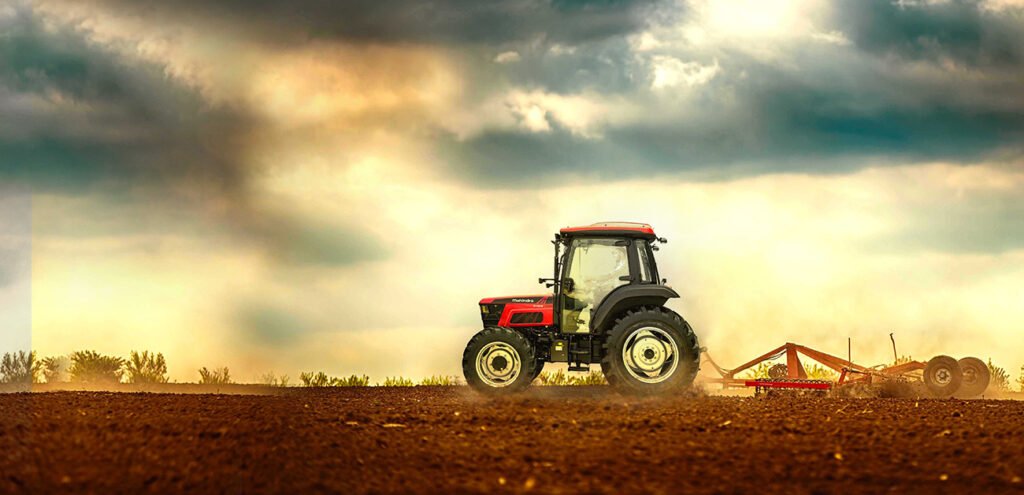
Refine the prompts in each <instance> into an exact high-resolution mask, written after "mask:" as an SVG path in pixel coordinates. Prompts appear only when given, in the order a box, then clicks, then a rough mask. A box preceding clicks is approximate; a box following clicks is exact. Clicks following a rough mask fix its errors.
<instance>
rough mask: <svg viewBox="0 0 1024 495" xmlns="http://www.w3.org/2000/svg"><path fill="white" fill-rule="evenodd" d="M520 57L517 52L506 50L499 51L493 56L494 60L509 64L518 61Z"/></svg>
mask: <svg viewBox="0 0 1024 495" xmlns="http://www.w3.org/2000/svg"><path fill="white" fill-rule="evenodd" d="M521 58H522V57H520V56H519V52H515V51H507V52H501V53H499V54H498V55H497V56H495V57H494V61H495V62H496V63H499V64H511V63H513V62H518V61H519V60H520V59H521Z"/></svg>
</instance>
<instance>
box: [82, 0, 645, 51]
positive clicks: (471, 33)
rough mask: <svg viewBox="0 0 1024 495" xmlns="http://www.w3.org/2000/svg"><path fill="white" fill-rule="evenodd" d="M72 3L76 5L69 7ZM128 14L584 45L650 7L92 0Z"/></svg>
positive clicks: (331, 31)
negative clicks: (534, 39) (537, 39)
mask: <svg viewBox="0 0 1024 495" xmlns="http://www.w3.org/2000/svg"><path fill="white" fill-rule="evenodd" d="M76 1H77V0H76ZM98 3H100V4H103V5H106V6H109V7H111V8H113V9H117V10H118V11H121V12H124V13H128V14H131V15H142V16H148V17H152V18H154V20H157V19H160V18H168V17H170V18H174V19H177V20H184V21H188V22H195V23H201V24H208V25H220V26H224V27H226V28H228V29H238V28H242V29H254V30H255V31H256V32H257V33H258V34H259V36H260V37H261V38H262V39H264V40H265V41H270V42H275V41H277V42H304V41H308V40H310V39H330V40H346V41H356V42H375V43H404V42H409V43H455V44H458V43H481V44H501V43H508V42H514V41H523V40H530V39H533V38H536V37H538V36H543V37H544V38H545V39H547V40H550V41H553V42H569V43H578V42H587V41H592V40H597V39H603V38H608V37H613V36H619V35H623V34H627V33H630V32H633V31H635V30H637V29H639V28H641V27H642V26H643V22H644V19H643V15H642V14H643V12H644V11H645V9H646V8H647V7H649V6H650V5H651V4H653V3H654V1H653V0H643V1H626V0H595V1H584V0H575V1H574V0H432V1H424V2H419V1H408V0H347V1H337V0H297V1H290V2H281V1H276V0H213V1H211V0H179V1H175V2H166V1H163V0H98Z"/></svg>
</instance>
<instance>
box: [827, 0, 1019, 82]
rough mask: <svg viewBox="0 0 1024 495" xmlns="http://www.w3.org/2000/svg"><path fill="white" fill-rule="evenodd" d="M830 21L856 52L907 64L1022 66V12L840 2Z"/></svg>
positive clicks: (953, 4) (965, 5) (972, 5)
mask: <svg viewBox="0 0 1024 495" xmlns="http://www.w3.org/2000/svg"><path fill="white" fill-rule="evenodd" d="M835 22H836V23H837V25H838V26H839V27H840V28H841V29H842V30H843V32H844V33H846V35H847V36H848V37H849V38H850V40H851V41H852V42H853V43H854V44H855V45H856V46H857V47H858V48H860V49H862V50H864V51H867V52H872V53H877V54H886V55H897V56H900V57H903V58H905V59H909V60H920V59H933V60H939V59H941V58H944V57H949V58H952V59H954V60H957V61H959V62H961V63H965V64H969V65H972V66H990V67H991V66H1004V67H1005V66H1010V67H1019V65H1020V64H1021V63H1022V62H1024V43H1022V42H1021V35H1022V32H1024V11H1022V10H1021V9H1019V8H1017V9H1006V10H998V11H997V10H992V9H986V8H983V5H982V4H981V3H980V2H977V1H964V0H951V1H949V2H937V3H934V4H928V3H920V4H914V3H912V2H905V3H903V4H900V3H897V2H892V1H882V0H870V1H869V0H844V1H843V2H841V3H839V4H837V8H836V12H835Z"/></svg>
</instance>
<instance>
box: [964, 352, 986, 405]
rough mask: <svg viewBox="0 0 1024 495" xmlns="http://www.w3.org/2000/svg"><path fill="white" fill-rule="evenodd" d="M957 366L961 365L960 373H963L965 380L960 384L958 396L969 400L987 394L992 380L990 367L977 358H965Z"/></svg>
mask: <svg viewBox="0 0 1024 495" xmlns="http://www.w3.org/2000/svg"><path fill="white" fill-rule="evenodd" d="M957 364H959V365H960V371H962V372H963V380H962V381H961V382H960V389H959V390H957V392H956V395H957V396H959V397H965V398H967V397H977V396H979V395H981V394H983V393H985V389H987V388H988V382H989V379H990V378H991V377H990V375H989V372H988V365H986V364H985V362H984V361H982V360H980V359H978V358H976V357H965V358H963V359H961V360H960V361H958V362H957Z"/></svg>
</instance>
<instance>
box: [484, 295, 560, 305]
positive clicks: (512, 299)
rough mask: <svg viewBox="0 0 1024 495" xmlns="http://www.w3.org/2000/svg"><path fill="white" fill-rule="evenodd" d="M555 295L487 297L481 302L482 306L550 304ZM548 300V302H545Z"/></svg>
mask: <svg viewBox="0 0 1024 495" xmlns="http://www.w3.org/2000/svg"><path fill="white" fill-rule="evenodd" d="M552 297H554V295H553V294H539V295H533V296H503V297H485V298H483V299H481V300H480V304H544V303H548V304H550V300H551V298H552ZM545 299H547V301H545Z"/></svg>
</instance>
